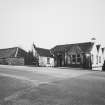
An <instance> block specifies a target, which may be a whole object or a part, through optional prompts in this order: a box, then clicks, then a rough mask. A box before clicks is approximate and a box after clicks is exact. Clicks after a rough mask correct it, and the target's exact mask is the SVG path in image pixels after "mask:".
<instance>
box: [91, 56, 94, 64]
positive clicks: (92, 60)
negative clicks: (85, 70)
mask: <svg viewBox="0 0 105 105" xmlns="http://www.w3.org/2000/svg"><path fill="white" fill-rule="evenodd" d="M91 57H92V58H91V60H92V64H93V63H94V56H93V55H92V56H91Z"/></svg>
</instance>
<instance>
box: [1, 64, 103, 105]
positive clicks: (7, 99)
mask: <svg viewBox="0 0 105 105" xmlns="http://www.w3.org/2000/svg"><path fill="white" fill-rule="evenodd" d="M0 105H105V72H99V71H89V70H81V69H72V68H67V69H66V68H65V69H60V68H43V67H40V68H39V67H24V66H2V65H0Z"/></svg>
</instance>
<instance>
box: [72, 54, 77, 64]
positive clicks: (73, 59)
mask: <svg viewBox="0 0 105 105" xmlns="http://www.w3.org/2000/svg"><path fill="white" fill-rule="evenodd" d="M72 63H76V55H72Z"/></svg>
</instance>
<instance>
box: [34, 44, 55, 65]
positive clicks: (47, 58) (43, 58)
mask: <svg viewBox="0 0 105 105" xmlns="http://www.w3.org/2000/svg"><path fill="white" fill-rule="evenodd" d="M32 51H33V55H34V57H36V58H37V59H38V63H39V66H43V67H53V66H54V58H53V56H52V55H51V53H50V50H49V49H44V48H38V47H36V46H35V45H34V44H33V47H32Z"/></svg>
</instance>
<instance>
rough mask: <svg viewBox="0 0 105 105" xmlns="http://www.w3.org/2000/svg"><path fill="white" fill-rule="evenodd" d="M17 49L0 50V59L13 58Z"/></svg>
mask: <svg viewBox="0 0 105 105" xmlns="http://www.w3.org/2000/svg"><path fill="white" fill-rule="evenodd" d="M17 48H18V47H13V48H5V49H0V58H11V57H15V54H16V51H17ZM20 49H21V48H19V50H20ZM21 50H22V49H21ZM22 51H24V50H22ZM24 52H25V51H24Z"/></svg>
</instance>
